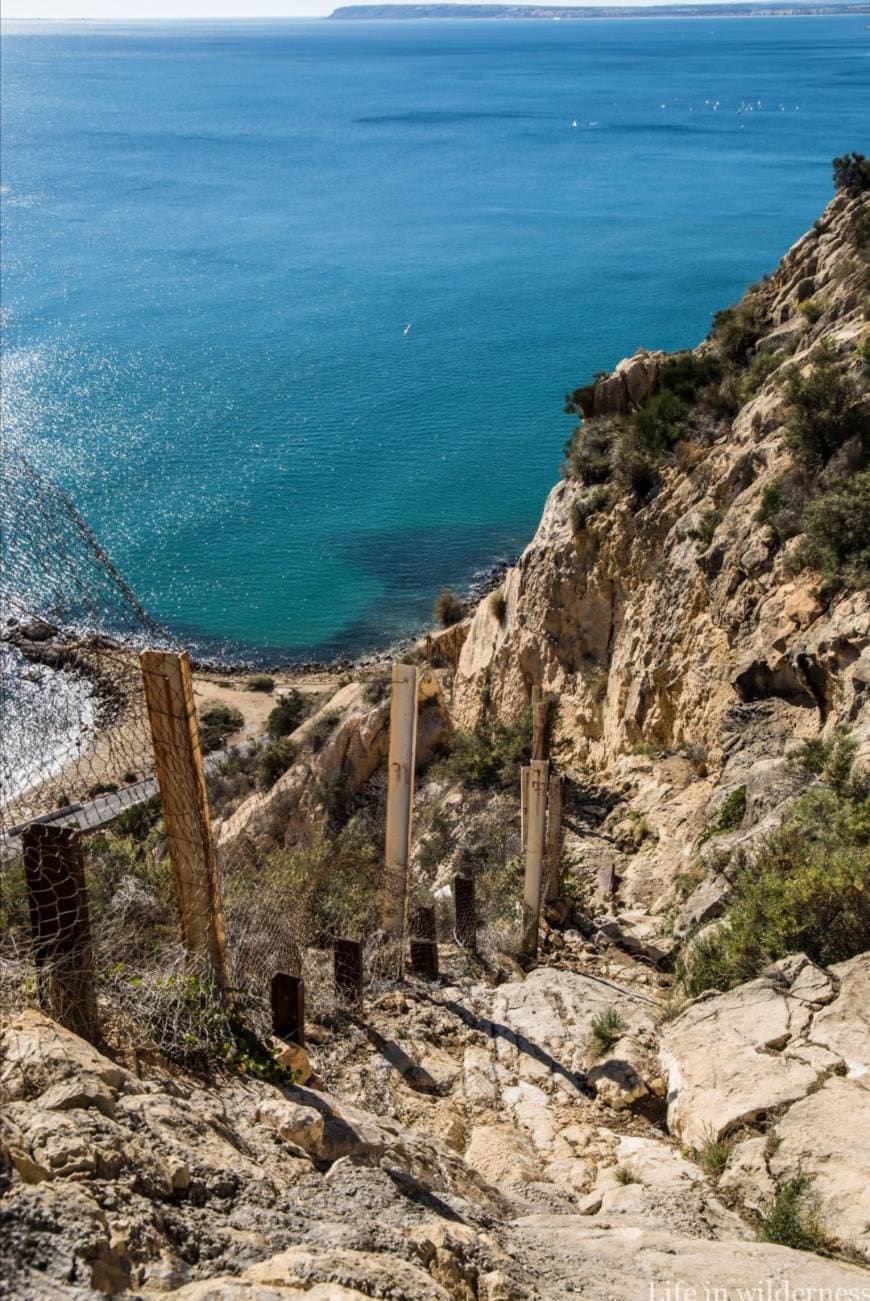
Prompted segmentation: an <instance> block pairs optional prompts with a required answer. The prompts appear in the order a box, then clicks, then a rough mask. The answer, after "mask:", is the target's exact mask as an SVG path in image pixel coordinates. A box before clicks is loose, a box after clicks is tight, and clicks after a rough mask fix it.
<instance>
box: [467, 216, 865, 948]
mask: <svg viewBox="0 0 870 1301" xmlns="http://www.w3.org/2000/svg"><path fill="white" fill-rule="evenodd" d="M864 211H865V207H864V200H863V199H862V198H861V196H858V195H849V194H844V193H840V194H838V195H837V196H836V197H835V198H834V199H833V200H832V202H831V203H830V204H829V205H828V207H827V208H826V209H825V211H824V213H823V214H822V216H821V218H820V219H819V221H817V222H816V223H815V225H814V227H813V228H812V229H811V230H810V231H808V232H807V234H806V235H804V236H803V237H802V238H801V239H799V240H798V241H797V243H796V244H795V245H794V246H793V247H792V248H791V249H790V250H789V251H788V253H787V254H786V255H785V257H784V258H783V259H782V261H781V262H780V264H779V266H778V267H777V268H776V270H775V271H774V273H773V274H772V275H771V276H769V277H767V278H765V280H764V281H763V282H762V283H760V284H759V285H758V286H756V287H754V288H753V289H752V290H750V292H749V293H748V294H747V295H746V296H745V298H744V299H743V300H742V301H741V303H740V304H738V305H737V307H735V308H734V309H731V310H730V311H728V312H723V313H720V314H719V316H718V317H717V322H716V325H715V326H714V329H713V331H712V332H711V335H710V337H709V338H708V339H706V340H705V341H704V342H703V343H702V344H700V345H699V347H698V348H696V349H695V350H694V352H692V353H690V354H683V355H676V356H675V357H673V358H668V357H666V356H665V355H664V354H650V353H645V352H641V353H639V354H637V355H636V356H634V357H631V358H628V359H626V360H625V361H623V362H621V363H620V364H619V365H618V366H617V367H616V369H615V370H614V372H613V374H612V375H611V376H607V377H601V378H599V379H598V381H597V383H595V384H593V385H591V386H590V387H589V389H588V390H585V391H584V390H580V391H579V395H575V399H576V400H577V401H579V403H582V404H583V406H584V408H585V411H586V413H587V416H586V419H585V420H584V422H583V424H582V425H581V427H580V429H579V430H578V433H577V434H576V435H575V438H574V442H573V447H569V449H568V456H567V461H566V467H565V477H563V478H562V479H561V481H560V482H559V483H558V484H557V485H556V486H555V487H554V488H553V489H552V491H551V493H550V495H549V497H548V499H547V503H546V506H545V508H544V513H543V516H542V519H541V522H540V525H539V527H538V530H537V532H536V534H535V536H534V538H533V539H532V541H531V543H530V544H529V546H528V547H527V548H526V550H525V551H524V552H523V554H522V556H521V557H520V559H519V561H518V563H517V564H516V565H515V566H514V567H513V568H512V569H511V570H510V571H509V572H508V573H507V575H506V578H505V581H504V588H503V598H504V599H503V602H499V603H496V602H493V601H492V600H484V601H483V602H482V603H481V604H480V605H479V606H478V608H477V609H476V611H475V612H474V615H473V618H472V619H471V622H470V626H469V628H468V633H467V637H466V640H465V643H464V646H463V649H462V652H461V655H460V657H459V662H458V669H457V674H456V682H455V693H456V710H457V712H458V714H459V716H460V717H461V718H462V719H463V720H464V721H465V722H466V723H467V724H468V725H473V724H474V723H475V721H476V720H477V719H478V718H479V716H480V714H481V711H482V708H483V705H482V702H484V701H485V702H487V704H486V707H487V708H488V709H490V710H493V711H495V712H496V713H497V715H498V716H499V717H501V718H503V719H506V720H507V719H511V718H516V717H517V716H518V715H519V714H520V713H521V711H522V710H523V709H524V708H526V706H527V702H528V699H529V693H530V687H531V684H532V683H540V684H542V685H543V688H544V690H545V692H546V693H549V694H550V695H551V696H552V698H553V700H554V702H555V706H556V714H555V722H554V745H555V750H556V754H557V756H558V758H559V760H560V762H561V763H563V765H564V766H565V767H566V769H567V770H568V771H570V772H571V773H572V774H574V775H575V776H576V778H577V779H578V780H579V781H581V782H583V783H586V784H587V785H593V786H597V787H605V788H608V789H612V790H614V791H616V792H618V793H619V794H620V796H621V797H623V798H625V797H626V796H629V797H630V799H631V802H632V805H633V808H634V809H635V810H636V811H637V812H638V813H639V814H640V815H642V816H643V817H644V819H645V821H646V824H647V825H648V827H649V831H650V834H649V835H648V837H647V838H646V842H645V843H644V844H643V845H642V846H641V847H640V849H636V847H635V846H632V847H631V850H632V852H631V853H630V854H626V853H620V852H619V849H618V846H616V845H614V844H613V840H612V839H611V840H610V841H607V840H602V839H601V838H600V835H599V830H600V829H599V828H593V827H590V828H589V830H590V835H589V836H586V837H584V836H583V835H582V834H581V835H579V836H578V840H577V846H578V851H579V852H580V854H581V857H582V859H583V860H584V863H585V864H586V867H587V869H588V870H590V871H592V875H593V877H594V867H595V865H596V864H597V865H599V866H602V867H606V868H607V872H608V874H609V875H611V876H612V879H613V880H614V881H615V882H616V883H617V884H616V886H615V896H614V898H613V901H612V903H613V906H615V907H617V908H619V909H624V910H626V911H628V912H630V913H632V914H633V915H634V916H635V918H636V919H637V918H639V917H640V916H641V915H642V916H643V921H644V930H645V931H646V932H650V931H656V932H660V933H661V932H664V931H665V930H666V929H667V926H668V925H669V921H670V919H669V918H668V917H667V916H666V914H667V913H668V910H669V909H670V910H672V909H673V907H674V904H675V896H674V892H673V886H674V883H675V881H676V879H677V878H678V876H679V875H680V874H681V873H683V872H685V871H686V870H687V869H688V868H689V867H690V865H691V860H692V859H693V857H694V853H695V846H696V842H697V839H698V836H699V834H701V833H702V832H703V831H704V828H705V827H708V826H710V825H711V824H713V823H715V820H716V815H717V811H718V810H719V809H721V807H722V806H723V804H724V803H725V802H726V801H727V799H728V797H729V795H731V794H733V792H735V791H738V792H742V795H743V796H745V800H744V803H745V813H744V815H743V817H742V819H741V822H740V826H739V828H736V829H735V830H733V831H732V832H730V834H729V835H728V836H726V837H725V838H724V839H723V838H718V837H717V839H716V847H717V848H718V849H720V850H721V849H723V848H725V847H728V848H730V847H731V846H732V844H733V843H734V842H737V841H745V840H747V838H750V839H751V838H753V837H757V836H758V835H759V834H760V832H763V831H764V830H766V829H769V828H770V827H771V826H772V825H775V823H776V822H777V821H778V819H779V818H780V817H781V814H782V807H783V805H784V802H785V801H786V800H788V799H790V798H791V797H792V796H793V795H794V793H795V781H794V770H793V763H792V762H791V758H793V754H794V751H795V750H796V749H797V747H798V746H799V745H800V743H801V742H806V741H807V740H809V739H812V738H828V739H830V738H832V737H834V736H835V735H836V734H837V732H838V729H842V728H848V729H849V731H850V734H851V736H852V737H853V738H854V741H855V742H856V743H857V746H858V753H859V756H860V757H861V758H863V760H864V761H866V760H867V759H868V757H870V689H868V688H870V597H868V591H867V586H868V579H870V570H868V545H870V539H868V487H867V470H866V465H867V456H868V440H870V408H868V380H867V376H868V350H867V349H868V345H867V341H868V338H870V327H868V324H867V319H866V317H867V292H868V275H867V263H866V260H865V257H866V254H865V256H862V255H861V252H860V250H859V248H858V246H857V243H856V240H857V237H856V234H855V231H856V226H859V223H860V220H861V214H862V212H864ZM669 368H670V369H671V372H673V371H674V370H675V369H676V370H679V371H681V372H682V373H678V374H677V378H676V383H675V389H676V390H678V391H680V392H681V393H682V394H683V399H682V400H683V403H684V407H683V408H677V409H676V412H677V419H676V421H675V423H674V424H672V425H671V426H670V428H668V423H669V420H670V417H671V415H672V414H673V410H674V409H673V407H668V406H667V405H666V407H665V410H664V411H663V412H662V413H661V414H662V419H661V421H660V422H659V425H660V428H659V429H655V428H654V430H653V438H650V439H649V440H648V442H650V443H651V444H653V445H652V450H651V451H649V452H646V451H645V450H644V449H643V447H639V445H638V441H637V440H635V443H634V445H629V447H628V448H626V447H625V446H623V447H622V449H620V448H619V446H618V441H617V440H618V439H619V438H623V439H624V438H625V433H624V432H623V430H624V427H625V425H626V424H628V423H630V421H631V420H632V416H633V413H637V412H641V413H642V414H643V413H645V412H649V410H650V404H651V402H652V401H654V400H655V395H656V394H657V393H658V394H659V395H660V396H659V399H658V402H659V406H660V407H661V405H662V403H663V401H664V399H663V397H662V396H661V394H662V393H663V392H664V387H663V386H667V384H668V371H669ZM686 379H688V382H685V381H686ZM671 391H674V390H671ZM666 396H667V395H665V397H666ZM684 408H688V409H684ZM577 409H580V408H579V407H578V408H577ZM652 415H653V418H654V419H655V418H656V413H655V412H652ZM825 422H827V424H826V423H825ZM620 426H622V427H623V428H622V429H621V428H620ZM817 426H818V428H817ZM614 427H615V436H614ZM828 428H830V440H831V441H830V446H828V445H827V444H826V442H825V439H826V437H827V436H828V435H827V433H826V430H827V429H828ZM662 429H663V430H664V432H663V433H662V432H661V430H662ZM630 436H631V435H630ZM608 438H610V439H611V446H610V447H609V448H608V447H607V446H604V451H603V455H602V452H601V447H602V446H603V445H605V444H606V443H607V440H608ZM656 440H657V441H656ZM614 442H617V446H616V449H615V451H614V447H613V443H614ZM620 452H621V455H622V464H620V463H619V460H618V457H619V455H620ZM644 456H645V457H646V463H645V464H644V463H641V464H637V463H636V462H637V461H638V460H641V458H643V457H644ZM632 457H634V458H635V463H632V460H631V458H632ZM608 458H609V461H608ZM626 461H627V462H628V464H627V465H626V464H625V463H626ZM584 473H585V481H584ZM634 485H636V488H635V486H634ZM807 529H809V530H810V534H811V536H810V537H809V538H808V536H807V532H806V530H807ZM819 565H821V566H822V568H823V569H824V570H825V572H820V569H819Z"/></svg>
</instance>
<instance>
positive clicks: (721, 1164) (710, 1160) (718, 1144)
mask: <svg viewBox="0 0 870 1301" xmlns="http://www.w3.org/2000/svg"><path fill="white" fill-rule="evenodd" d="M733 1147H734V1142H733V1140H732V1139H729V1138H716V1137H715V1135H714V1134H709V1133H708V1135H707V1137H706V1138H705V1140H704V1142H703V1143H702V1145H701V1147H700V1148H699V1149H698V1151H697V1152H696V1153H695V1156H696V1158H697V1161H698V1165H699V1166H700V1167H701V1169H702V1170H705V1171H706V1172H707V1174H708V1175H710V1176H711V1177H712V1178H713V1179H718V1178H719V1176H720V1175H721V1173H722V1171H723V1170H724V1169H725V1167H726V1165H727V1164H728V1158H729V1156H730V1155H731V1150H732V1148H733Z"/></svg>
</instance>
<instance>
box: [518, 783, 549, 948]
mask: <svg viewBox="0 0 870 1301" xmlns="http://www.w3.org/2000/svg"><path fill="white" fill-rule="evenodd" d="M529 767H530V773H529V830H528V836H527V839H526V871H525V881H524V886H523V936H522V953H523V957H525V958H527V959H528V958H535V957H537V953H538V926H539V922H540V915H541V873H542V869H543V862H544V837H545V833H546V827H547V783H548V778H549V769H550V765H549V764H548V763H547V761H546V759H533V760H532V762H531V764H530V765H529Z"/></svg>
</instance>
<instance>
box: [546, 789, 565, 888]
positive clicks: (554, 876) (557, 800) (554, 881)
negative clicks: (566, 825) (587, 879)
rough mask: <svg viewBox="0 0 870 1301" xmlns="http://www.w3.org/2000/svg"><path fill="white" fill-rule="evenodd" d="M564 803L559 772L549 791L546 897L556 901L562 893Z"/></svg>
mask: <svg viewBox="0 0 870 1301" xmlns="http://www.w3.org/2000/svg"><path fill="white" fill-rule="evenodd" d="M562 804H563V781H562V778H561V777H560V776H559V774H558V773H555V772H554V773H552V774H551V776H550V786H549V790H548V791H547V852H546V869H545V878H546V884H545V887H544V899H545V900H546V902H547V903H555V902H556V900H557V899H558V898H559V897H560V895H561V893H562Z"/></svg>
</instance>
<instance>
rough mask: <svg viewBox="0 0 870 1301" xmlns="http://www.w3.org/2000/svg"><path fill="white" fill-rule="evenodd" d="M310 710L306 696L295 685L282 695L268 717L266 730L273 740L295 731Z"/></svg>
mask: <svg viewBox="0 0 870 1301" xmlns="http://www.w3.org/2000/svg"><path fill="white" fill-rule="evenodd" d="M307 711H308V706H307V705H306V703H305V697H304V696H303V695H302V692H301V691H297V690H296V688H295V687H293V689H292V690H291V691H288V692H287V693H286V695H283V696H281V697H280V699H279V701H278V703H277V705H276V706H275V708H274V709H273V710H271V712H270V714H269V717H268V718H267V719H266V731H267V732H268V733H269V736H270V737H271V738H272V740H273V741H277V740H278V738H279V737H281V736H289V735H290V733H291V732H295V731H296V728H297V727H298V726H299V724H300V723H301V722H302V720H303V718H304V717H305V715H306V713H307Z"/></svg>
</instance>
